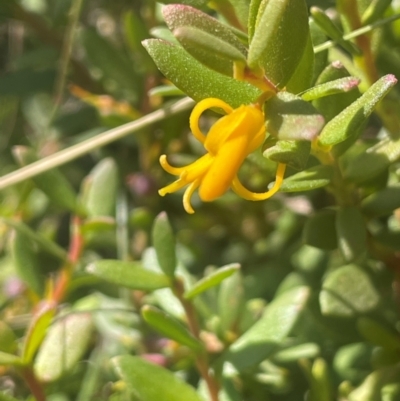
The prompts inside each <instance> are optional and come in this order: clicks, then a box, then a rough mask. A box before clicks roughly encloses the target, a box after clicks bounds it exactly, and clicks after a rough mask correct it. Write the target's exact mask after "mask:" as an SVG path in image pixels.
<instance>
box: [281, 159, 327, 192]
mask: <svg viewBox="0 0 400 401" xmlns="http://www.w3.org/2000/svg"><path fill="white" fill-rule="evenodd" d="M332 176H333V168H332V167H331V166H327V165H320V166H314V167H311V168H309V169H307V170H304V171H301V172H300V173H297V174H293V175H291V176H290V177H288V178H286V179H284V180H283V183H282V186H281V187H280V189H279V191H280V192H299V191H311V190H312V189H316V188H321V187H325V186H327V185H329V184H330V182H331V179H332Z"/></svg>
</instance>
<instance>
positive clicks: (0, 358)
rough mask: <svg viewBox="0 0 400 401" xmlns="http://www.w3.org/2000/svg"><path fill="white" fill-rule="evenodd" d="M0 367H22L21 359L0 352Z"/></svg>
mask: <svg viewBox="0 0 400 401" xmlns="http://www.w3.org/2000/svg"><path fill="white" fill-rule="evenodd" d="M1 365H14V366H19V365H23V363H22V359H21V358H20V357H18V356H15V355H13V354H9V353H7V352H3V351H0V366H1ZM0 399H1V398H0Z"/></svg>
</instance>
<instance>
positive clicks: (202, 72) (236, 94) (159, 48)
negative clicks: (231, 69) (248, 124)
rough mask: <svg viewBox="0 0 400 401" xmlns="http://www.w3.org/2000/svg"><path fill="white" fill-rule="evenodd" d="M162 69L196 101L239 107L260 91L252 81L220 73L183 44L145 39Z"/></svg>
mask: <svg viewBox="0 0 400 401" xmlns="http://www.w3.org/2000/svg"><path fill="white" fill-rule="evenodd" d="M143 46H144V47H145V48H146V49H147V51H148V52H149V54H150V56H151V57H152V58H153V60H154V62H155V63H156V65H157V67H158V68H159V70H160V71H161V72H162V73H163V74H164V75H165V76H166V77H167V78H168V79H169V80H170V81H171V82H172V83H173V84H174V85H175V86H176V87H178V88H179V89H181V90H182V91H183V92H185V93H186V94H187V95H188V96H190V97H191V98H193V99H194V100H196V101H200V100H202V99H205V98H208V97H216V98H219V99H222V100H223V101H225V102H226V103H228V104H229V105H231V106H232V107H234V108H236V107H239V106H241V105H242V104H249V103H252V102H254V101H255V99H257V97H258V96H259V95H260V94H261V91H260V90H259V89H258V88H256V87H255V86H253V85H250V84H249V83H246V82H243V81H238V80H236V79H233V78H230V77H228V76H225V75H222V74H219V73H217V72H215V71H212V70H210V69H208V68H207V67H205V66H203V65H202V64H201V63H199V62H198V61H197V60H195V59H194V58H193V57H192V56H190V55H189V54H188V53H187V52H186V51H185V50H184V49H183V48H181V47H180V46H175V45H173V44H171V43H168V42H165V41H163V40H158V39H148V40H145V41H144V42H143Z"/></svg>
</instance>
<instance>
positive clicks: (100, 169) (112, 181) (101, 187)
mask: <svg viewBox="0 0 400 401" xmlns="http://www.w3.org/2000/svg"><path fill="white" fill-rule="evenodd" d="M117 189H118V169H117V165H116V164H115V161H114V160H113V159H111V158H106V159H103V160H101V161H100V162H99V163H98V164H97V165H96V166H95V167H94V168H93V170H92V171H91V172H90V173H89V175H88V176H87V177H86V179H85V183H84V205H85V207H86V210H87V213H88V215H89V216H91V217H97V216H111V215H113V214H114V208H115V199H116V196H117Z"/></svg>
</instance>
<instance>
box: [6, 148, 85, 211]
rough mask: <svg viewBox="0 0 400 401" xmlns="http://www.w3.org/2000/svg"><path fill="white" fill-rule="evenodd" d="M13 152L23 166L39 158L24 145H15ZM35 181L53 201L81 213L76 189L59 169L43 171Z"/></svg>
mask: <svg viewBox="0 0 400 401" xmlns="http://www.w3.org/2000/svg"><path fill="white" fill-rule="evenodd" d="M13 152H14V154H15V156H16V157H17V159H18V161H19V162H20V163H21V164H22V165H23V166H25V165H27V164H30V163H33V162H35V161H37V160H38V159H37V157H36V155H35V153H34V151H33V150H32V149H29V148H26V147H23V146H18V147H15V148H14V149H13ZM33 182H34V183H35V185H36V186H37V187H38V188H39V189H40V190H41V191H43V192H44V193H45V194H46V195H47V197H48V198H49V199H50V201H51V202H52V203H54V204H55V205H57V206H59V207H61V208H62V209H68V210H71V211H73V212H76V213H79V211H80V210H79V207H78V202H77V197H76V194H75V191H74V189H73V188H72V186H71V184H70V183H69V181H68V180H67V179H66V178H65V176H64V175H63V174H61V172H60V171H59V170H57V169H52V170H49V171H47V172H45V173H42V174H40V175H38V176H37V177H35V178H33Z"/></svg>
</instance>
